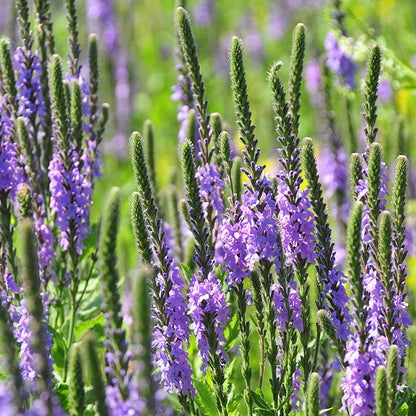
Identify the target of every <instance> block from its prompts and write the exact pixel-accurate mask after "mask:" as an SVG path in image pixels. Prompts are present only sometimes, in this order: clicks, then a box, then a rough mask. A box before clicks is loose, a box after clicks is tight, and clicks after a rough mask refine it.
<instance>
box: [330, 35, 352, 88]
mask: <svg viewBox="0 0 416 416" xmlns="http://www.w3.org/2000/svg"><path fill="white" fill-rule="evenodd" d="M325 50H326V55H327V61H326V65H327V67H328V68H329V69H330V70H331V71H333V72H334V73H336V74H338V75H340V76H341V77H342V79H343V81H344V83H345V86H346V87H347V88H349V89H353V88H355V86H356V84H355V74H356V73H357V70H358V67H357V64H356V63H355V62H354V61H353V60H352V59H351V58H350V57H349V56H348V55H347V54H346V53H345V51H343V50H342V49H341V46H340V44H339V43H338V40H337V39H336V37H335V35H334V33H333V32H332V31H330V32H328V34H327V36H326V38H325Z"/></svg>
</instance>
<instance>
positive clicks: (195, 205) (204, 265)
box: [181, 140, 212, 277]
mask: <svg viewBox="0 0 416 416" xmlns="http://www.w3.org/2000/svg"><path fill="white" fill-rule="evenodd" d="M181 153H182V158H181V166H182V173H183V178H184V184H185V195H186V202H187V209H188V212H189V220H190V223H191V231H192V233H193V235H194V237H195V242H196V247H195V249H196V253H197V259H198V265H199V267H200V268H201V270H202V271H203V273H204V276H205V277H207V276H208V273H209V269H210V266H209V265H210V262H211V260H212V251H211V241H210V234H209V229H208V226H207V223H206V220H205V216H204V210H203V208H202V200H201V197H200V192H199V181H198V179H197V177H196V166H195V159H194V149H193V146H192V144H191V143H190V142H189V140H187V141H185V142H184V144H183V146H182V152H181Z"/></svg>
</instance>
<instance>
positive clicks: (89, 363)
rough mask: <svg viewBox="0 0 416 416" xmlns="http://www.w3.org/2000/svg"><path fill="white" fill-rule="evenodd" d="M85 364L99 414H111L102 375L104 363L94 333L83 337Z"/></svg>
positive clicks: (105, 415) (102, 415) (100, 415)
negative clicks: (99, 356)
mask: <svg viewBox="0 0 416 416" xmlns="http://www.w3.org/2000/svg"><path fill="white" fill-rule="evenodd" d="M82 344H83V366H84V368H85V369H86V370H87V373H88V375H89V379H90V382H91V384H92V390H93V395H94V399H95V402H96V404H97V414H98V415H99V416H109V411H108V407H107V404H106V402H105V387H104V380H103V375H102V365H101V363H100V360H99V358H98V354H97V351H96V340H95V337H94V335H93V334H92V333H89V334H87V335H86V336H85V337H84V339H83V342H82Z"/></svg>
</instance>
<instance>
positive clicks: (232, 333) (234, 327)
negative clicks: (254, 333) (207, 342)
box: [224, 315, 240, 350]
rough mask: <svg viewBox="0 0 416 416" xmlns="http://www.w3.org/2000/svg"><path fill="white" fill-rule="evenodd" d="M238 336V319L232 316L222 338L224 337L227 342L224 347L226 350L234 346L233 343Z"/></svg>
mask: <svg viewBox="0 0 416 416" xmlns="http://www.w3.org/2000/svg"><path fill="white" fill-rule="evenodd" d="M239 334H240V327H239V323H238V318H237V315H234V316H233V317H232V319H231V321H230V322H229V324H228V325H227V327H226V328H225V330H224V336H225V339H226V340H227V343H226V345H225V349H226V350H229V349H230V348H231V347H232V346H233V345H234V342H235V340H236V339H237V338H238V335H239Z"/></svg>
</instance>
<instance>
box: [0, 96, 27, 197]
mask: <svg viewBox="0 0 416 416" xmlns="http://www.w3.org/2000/svg"><path fill="white" fill-rule="evenodd" d="M12 132H13V123H12V122H11V120H10V118H9V116H8V115H7V113H6V111H5V109H4V104H3V103H0V191H5V192H8V193H9V194H10V197H11V199H12V201H14V199H15V197H16V194H17V191H18V190H19V185H20V184H21V183H24V171H23V168H22V167H21V164H20V161H19V155H18V152H17V145H16V143H14V142H13V141H12V137H13V133H12Z"/></svg>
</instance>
